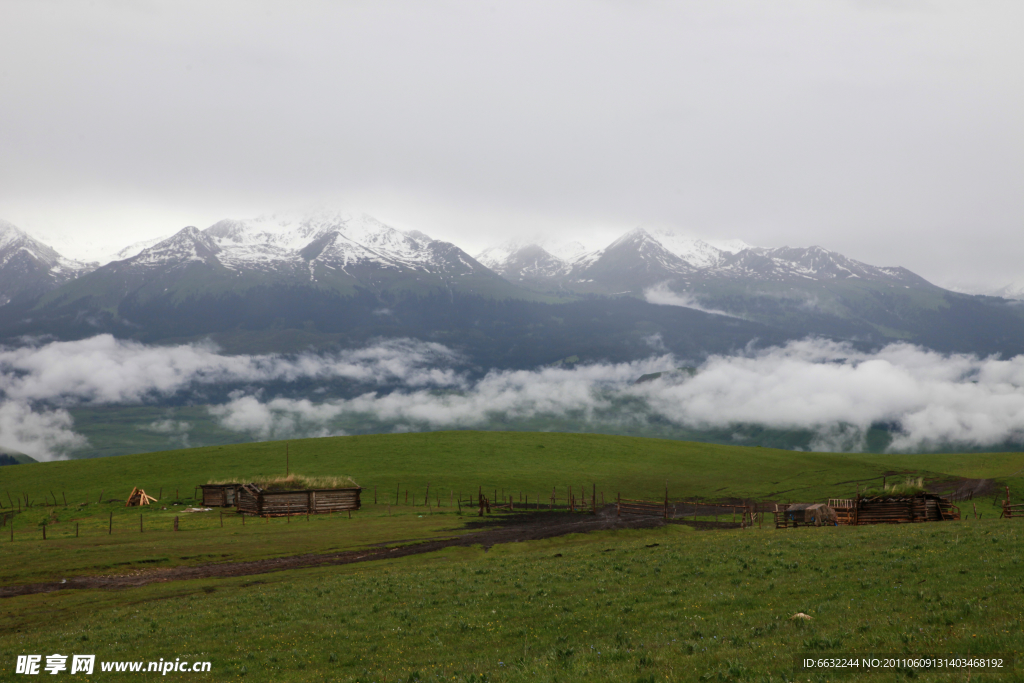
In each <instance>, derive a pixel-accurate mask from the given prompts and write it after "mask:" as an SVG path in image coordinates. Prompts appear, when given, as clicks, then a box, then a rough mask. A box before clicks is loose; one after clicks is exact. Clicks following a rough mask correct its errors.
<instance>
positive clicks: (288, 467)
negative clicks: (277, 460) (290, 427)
mask: <svg viewBox="0 0 1024 683" xmlns="http://www.w3.org/2000/svg"><path fill="white" fill-rule="evenodd" d="M290 472H291V461H290V459H289V456H288V442H287V441H286V442H285V444H284V476H286V477H287V476H288V474H289V473H290Z"/></svg>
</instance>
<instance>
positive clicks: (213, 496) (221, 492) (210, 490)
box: [199, 484, 242, 508]
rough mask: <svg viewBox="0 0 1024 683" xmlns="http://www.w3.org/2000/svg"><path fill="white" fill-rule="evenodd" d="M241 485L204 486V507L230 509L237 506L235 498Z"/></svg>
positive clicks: (202, 487)
mask: <svg viewBox="0 0 1024 683" xmlns="http://www.w3.org/2000/svg"><path fill="white" fill-rule="evenodd" d="M241 487H242V485H241V484H203V485H202V486H200V487H199V488H201V489H202V490H203V507H209V508H229V507H234V506H235V497H236V496H237V495H238V489H239V488H241Z"/></svg>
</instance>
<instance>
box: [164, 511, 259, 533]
mask: <svg viewBox="0 0 1024 683" xmlns="http://www.w3.org/2000/svg"><path fill="white" fill-rule="evenodd" d="M242 519H245V518H244V517H243V518H242ZM174 530H175V531H177V530H178V516H177V515H175V516H174Z"/></svg>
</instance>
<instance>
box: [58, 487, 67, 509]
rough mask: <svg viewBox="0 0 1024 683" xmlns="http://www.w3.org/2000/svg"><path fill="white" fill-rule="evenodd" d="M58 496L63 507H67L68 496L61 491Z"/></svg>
mask: <svg viewBox="0 0 1024 683" xmlns="http://www.w3.org/2000/svg"><path fill="white" fill-rule="evenodd" d="M60 495H61V498H63V499H64V507H67V506H68V494H66V493H64V492H63V491H61V492H60Z"/></svg>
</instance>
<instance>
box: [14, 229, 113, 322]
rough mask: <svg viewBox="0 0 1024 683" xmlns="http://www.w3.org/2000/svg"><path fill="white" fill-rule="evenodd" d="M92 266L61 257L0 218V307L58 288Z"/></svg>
mask: <svg viewBox="0 0 1024 683" xmlns="http://www.w3.org/2000/svg"><path fill="white" fill-rule="evenodd" d="M94 267H95V266H93V265H91V264H87V263H81V262H79V261H73V260H71V259H67V258H64V257H63V256H61V255H60V254H58V253H57V251H56V250H55V249H53V248H52V247H49V246H47V245H45V244H43V243H42V242H40V241H38V240H36V239H35V238H33V237H32V236H30V235H29V234H28V233H26V232H25V231H24V230H22V229H21V228H19V227H18V226H16V225H15V224H14V223H11V222H9V221H5V220H3V219H0V306H2V305H4V304H6V303H8V302H10V301H11V300H12V299H14V298H15V297H18V296H33V295H38V294H41V293H43V292H46V291H49V290H51V289H53V288H55V287H58V286H60V285H61V284H63V283H64V282H67V281H68V280H73V279H75V278H77V277H78V276H79V275H82V274H83V273H86V272H88V271H90V270H92V269H93V268H94Z"/></svg>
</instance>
